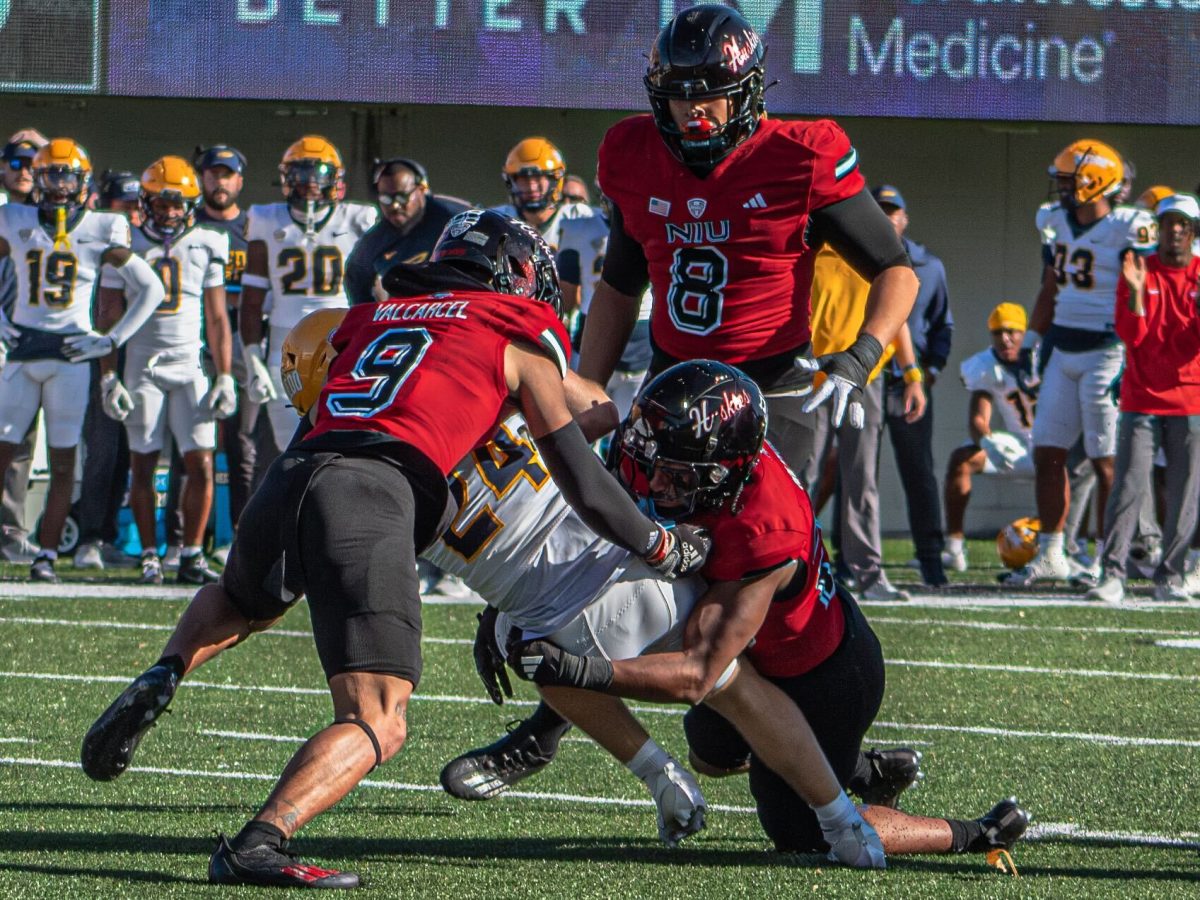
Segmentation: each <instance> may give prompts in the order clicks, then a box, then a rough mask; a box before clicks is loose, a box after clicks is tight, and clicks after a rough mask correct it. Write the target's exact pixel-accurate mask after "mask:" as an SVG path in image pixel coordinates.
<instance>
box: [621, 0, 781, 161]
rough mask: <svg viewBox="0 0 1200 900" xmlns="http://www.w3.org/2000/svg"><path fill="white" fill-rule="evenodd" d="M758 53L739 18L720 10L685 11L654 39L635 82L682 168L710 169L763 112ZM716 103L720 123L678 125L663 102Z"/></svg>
mask: <svg viewBox="0 0 1200 900" xmlns="http://www.w3.org/2000/svg"><path fill="white" fill-rule="evenodd" d="M765 58H766V48H765V47H764V46H763V44H762V41H761V40H760V38H759V36H758V34H757V33H756V32H755V31H754V29H753V28H752V27H751V26H750V23H749V22H747V21H746V20H745V19H744V18H743V17H742V16H741V15H740V14H739V13H737V12H736V11H735V10H732V9H729V8H727V7H724V6H711V5H710V6H696V7H692V8H691V9H685V10H684V11H683V12H681V13H679V15H677V16H676V17H675V18H674V19H672V20H671V21H670V22H669V23H668V24H667V26H666V27H665V28H664V29H663V30H662V31H661V32H660V33H659V35H658V38H657V39H656V40H655V42H654V48H653V50H652V51H651V54H650V66H649V68H648V69H647V70H646V76H645V78H644V79H643V82H644V84H645V86H646V93H647V94H648V95H649V98H650V109H651V111H652V112H653V114H654V122H655V124H656V125H657V126H658V131H659V134H660V135H662V139H663V141H664V142H665V143H666V145H667V149H668V150H670V151H671V153H672V155H674V156H675V158H676V159H678V160H679V161H680V162H682V163H683V164H684V165H687V166H691V167H696V168H703V169H711V168H712V167H714V166H716V165H717V163H719V162H720V161H721V160H722V159H724V158H725V157H726V156H728V155H729V154H730V153H731V152H733V150H734V148H736V147H737V146H738V145H739V144H741V143H742V142H743V141H744V140H746V139H747V138H748V137H750V135H752V134H753V133H754V129H755V128H756V127H757V126H758V121H759V119H761V118H762V116H763V114H764V113H765V111H766V105H765V101H764V99H763V93H764V91H765V89H766V83H765V71H764V68H763V62H764V60H765ZM715 98H724V99H725V100H726V103H727V110H726V113H727V115H726V117H725V121H723V122H720V123H719V124H715V125H714V124H713V123H712V122H711V121H710V120H708V119H696V120H694V121H685V122H684V124H683V125H682V126H681V125H680V124H679V123H678V122H677V121H676V118H675V115H674V114H673V113H672V111H671V101H672V100H677V101H685V102H690V101H705V100H712V99H715Z"/></svg>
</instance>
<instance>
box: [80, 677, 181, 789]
mask: <svg viewBox="0 0 1200 900" xmlns="http://www.w3.org/2000/svg"><path fill="white" fill-rule="evenodd" d="M178 686H179V679H178V678H176V677H175V673H174V672H173V671H172V670H171V669H169V668H167V667H166V666H151V667H150V668H149V669H147V670H146V671H145V672H143V673H142V674H141V675H139V676H138V677H137V678H135V679H134V680H133V683H132V684H130V685H129V687H127V688H125V690H123V691H121V696H119V697H117V699H116V700H114V701H113V702H112V705H111V706H109V707H108V709H106V710H105V711H104V712H103V713H102V714H101V715H100V718H98V719H97V720H96V721H95V722H94V723H93V724H92V727H91V728H89V729H88V731H87V734H86V735H84V738H83V750H82V751H81V753H80V760H81V762H82V763H83V771H84V773H85V774H86V775H87V776H88V777H89V778H91V779H92V780H93V781H112V780H113V779H114V778H116V777H117V776H118V775H120V774H121V773H122V772H124V771H125V770H126V769H128V768H129V764H130V763H131V762H133V751H135V750H136V749H137V746H138V744H139V743H141V740H142V737H143V736H144V735H145V734H146V732H147V731H149V730H150V727H151V726H152V725H154V723H155V722H156V721H157V720H158V717H159V716H161V715H162V713H163V710H165V709H166V708H167V704H168V703H170V702H171V698H172V697H174V696H175V689H176V688H177V687H178Z"/></svg>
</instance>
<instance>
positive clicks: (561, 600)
mask: <svg viewBox="0 0 1200 900" xmlns="http://www.w3.org/2000/svg"><path fill="white" fill-rule="evenodd" d="M450 491H451V494H452V495H453V496H454V497H455V499H456V500H457V501H458V505H459V510H458V515H457V516H456V517H455V519H454V522H453V523H452V524H451V525H450V527H449V528H448V529H447V530H446V531H445V532H444V533H443V535H442V537H441V538H440V539H439V540H438V541H436V542H435V543H434V544H433V545H432V546H431V547H430V548H429V549H428V550H426V551H425V552H424V553H423V554H422V555H423V556H424V558H425V559H427V560H428V561H429V562H432V563H433V564H434V565H436V566H437V567H438V568H440V569H442V570H444V571H446V572H449V573H451V574H453V575H457V576H459V577H460V578H462V579H463V581H465V582H466V583H467V584H468V585H469V586H470V587H471V589H472V590H474V591H476V592H477V593H478V594H480V596H482V597H484V598H486V599H487V601H488V603H489V604H490V605H491V606H493V607H495V608H496V609H498V610H500V611H501V612H502V615H501V616H500V617H499V620H498V621H499V625H498V628H499V629H500V633H505V632H507V629H508V627H510V626H514V627H517V628H520V629H521V630H522V631H523V632H524V634H525V636H526V637H541V636H545V635H551V634H553V635H556V641H557V640H559V639H562V640H565V641H568V642H569V643H570V644H571V645H572V646H576V647H579V648H580V649H579V650H576V651H573V652H579V653H597V652H598V653H600V654H601V655H603V656H605V657H611V658H615V659H623V658H628V657H631V656H638V655H640V654H641V653H642V652H644V651H645V650H646V649H647V648H648V647H650V646H651V645H654V644H656V643H657V642H659V641H661V640H662V639H663V638H664V636H669V638H674V639H678V634H677V628H678V627H679V626H681V624H682V623H683V621H684V620H686V619H687V614H688V612H689V611H690V610H691V607H692V605H693V603H694V602H695V600H696V598H697V597H698V596H699V594H700V591H701V590H702V589H703V588H702V585H700V583H699V582H698V581H697V580H694V579H693V580H685V581H680V582H676V583H674V584H671V583H668V582H665V581H662V580H661V579H660V578H659V577H658V575H657V573H656V572H654V570H652V569H650V568H649V567H648V566H646V565H645V564H644V563H642V562H641V561H640V560H638V559H637V558H636V557H633V556H631V555H630V554H629V553H627V552H626V551H625V550H622V549H620V548H619V547H615V546H613V545H612V544H610V543H608V542H607V541H604V540H602V539H601V538H599V537H597V535H596V534H595V533H594V532H592V531H591V530H590V529H589V528H588V527H587V526H586V525H584V524H583V522H582V521H581V520H580V519H579V517H578V516H577V515H576V514H575V512H573V511H572V509H571V507H570V506H569V505H568V504H567V502H566V500H565V499H564V498H563V496H562V495H561V494H560V493H559V491H558V488H557V487H555V485H554V482H553V481H552V480H551V478H550V475H549V473H548V472H547V471H546V468H545V466H544V465H543V464H542V461H541V459H540V458H539V457H538V455H537V449H536V448H535V447H534V444H533V441H532V440H531V439H530V437H529V435H528V433H527V431H526V428H525V423H524V420H523V419H522V418H521V417H520V416H518V415H513V416H510V417H509V418H508V419H506V420H505V421H504V423H502V425H501V426H500V430H499V431H498V432H497V433H496V435H495V437H493V438H492V439H491V440H490V441H488V443H486V444H484V445H482V446H480V447H478V448H476V449H475V450H474V451H473V452H472V453H471V454H470V455H469V456H468V457H467V458H466V459H464V460H463V461H462V462H461V463H459V465H458V466H457V467H456V468H455V470H454V472H453V473H452V474H451V478H450ZM564 646H565V645H564Z"/></svg>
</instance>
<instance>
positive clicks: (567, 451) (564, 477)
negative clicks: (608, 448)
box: [535, 422, 659, 556]
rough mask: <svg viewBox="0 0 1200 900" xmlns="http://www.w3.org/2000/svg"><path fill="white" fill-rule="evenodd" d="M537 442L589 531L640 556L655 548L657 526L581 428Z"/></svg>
mask: <svg viewBox="0 0 1200 900" xmlns="http://www.w3.org/2000/svg"><path fill="white" fill-rule="evenodd" d="M535 442H536V443H537V448H538V453H539V454H541V457H542V459H543V460H544V461H545V463H546V467H547V468H548V469H549V470H550V474H551V475H553V476H554V483H555V484H557V485H558V489H559V490H560V491H562V495H563V496H564V497H565V498H566V499H567V502H568V503H569V504H571V508H572V509H574V510H575V512H577V513H578V514H579V518H581V519H583V521H584V524H585V525H587V526H588V528H590V529H592V531H594V532H596V534H598V535H600V537H602V538H604V539H605V540H606V541H611V542H612V543H614V544H616V545H618V546H620V547H624V548H625V549H626V550H628V551H629V552H630V553H633V554H635V555H637V556H645V555H646V554H647V553H649V552H650V551H651V550H652V549H653V548H654V546H655V545H656V544H657V542H658V537H659V527H658V526H657V525H656V524H654V522H652V521H650V519H648V518H646V517H645V516H644V515H642V513H641V512H640V511H639V510H638V508H637V506H635V505H634V503H633V501H632V500H630V499H629V495H628V494H626V493H625V491H624V490H623V489H622V488H621V486H620V485H619V484H618V483H617V480H616V479H615V478H613V477H612V476H611V475H610V474H609V473H608V471H607V470H606V469H605V468H604V465H603V464H602V463H601V462H600V458H599V457H598V456H596V454H595V453H593V452H592V448H591V447H590V446H589V445H588V442H587V440H586V439H585V438H584V436H583V432H582V431H580V429H579V426H578V425H576V424H575V423H574V422H569V423H568V424H566V425H564V426H563V427H562V428H559V429H558V430H557V431H552V432H550V433H549V434H547V435H544V436H543V437H540V438H537V439H536V441H535Z"/></svg>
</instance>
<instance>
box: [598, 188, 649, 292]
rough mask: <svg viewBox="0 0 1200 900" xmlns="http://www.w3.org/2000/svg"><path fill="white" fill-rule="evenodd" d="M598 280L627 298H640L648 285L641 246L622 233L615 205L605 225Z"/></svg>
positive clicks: (621, 225) (647, 274)
mask: <svg viewBox="0 0 1200 900" xmlns="http://www.w3.org/2000/svg"><path fill="white" fill-rule="evenodd" d="M601 277H602V278H603V279H604V280H605V281H607V282H608V283H609V284H610V285H612V286H613V287H614V288H616V289H617V290H618V291H620V292H621V293H622V294H624V295H625V296H627V297H640V296H642V291H644V290H646V285H647V284H649V283H650V269H649V267H648V266H647V265H646V254H645V252H643V250H642V245H641V244H639V243H638V242H637V241H635V240H634V239H633V238H631V237H630V236H629V235H628V234H626V233H625V218H624V216H622V215H621V210H619V209H618V208H617V206H616V204H614V205H613V208H612V221H611V222H609V224H608V250H606V251H605V254H604V272H603V274H602V275H601Z"/></svg>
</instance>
